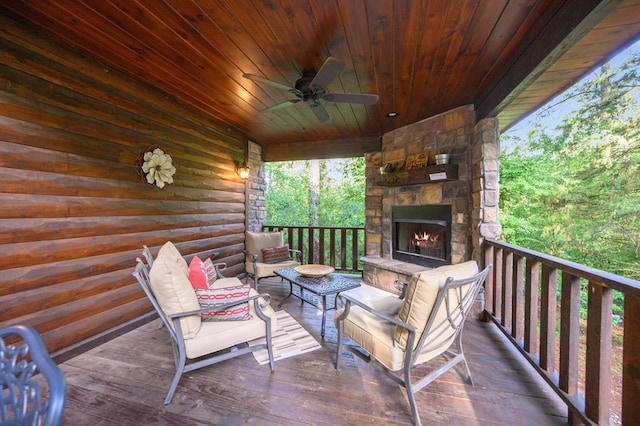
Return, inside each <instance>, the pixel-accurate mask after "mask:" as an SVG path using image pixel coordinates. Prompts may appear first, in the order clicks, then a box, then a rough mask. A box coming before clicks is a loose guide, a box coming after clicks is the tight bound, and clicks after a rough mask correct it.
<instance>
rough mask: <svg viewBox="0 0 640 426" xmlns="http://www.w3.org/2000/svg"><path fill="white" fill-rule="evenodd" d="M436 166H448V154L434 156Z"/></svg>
mask: <svg viewBox="0 0 640 426" xmlns="http://www.w3.org/2000/svg"><path fill="white" fill-rule="evenodd" d="M436 164H437V165H439V166H440V165H442V164H449V154H436Z"/></svg>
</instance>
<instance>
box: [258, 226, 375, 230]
mask: <svg viewBox="0 0 640 426" xmlns="http://www.w3.org/2000/svg"><path fill="white" fill-rule="evenodd" d="M262 226H263V227H264V228H306V229H349V230H363V229H364V226H302V225H262Z"/></svg>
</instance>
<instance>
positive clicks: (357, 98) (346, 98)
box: [323, 93, 378, 105]
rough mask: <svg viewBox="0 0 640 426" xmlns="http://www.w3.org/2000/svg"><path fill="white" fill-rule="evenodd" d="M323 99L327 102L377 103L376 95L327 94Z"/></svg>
mask: <svg viewBox="0 0 640 426" xmlns="http://www.w3.org/2000/svg"><path fill="white" fill-rule="evenodd" d="M323 99H324V100H325V101H329V102H348V103H355V104H366V105H373V104H375V103H376V102H378V95H361V94H358V93H327V94H326V95H324V97H323Z"/></svg>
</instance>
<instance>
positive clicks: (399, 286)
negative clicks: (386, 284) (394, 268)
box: [393, 280, 409, 300]
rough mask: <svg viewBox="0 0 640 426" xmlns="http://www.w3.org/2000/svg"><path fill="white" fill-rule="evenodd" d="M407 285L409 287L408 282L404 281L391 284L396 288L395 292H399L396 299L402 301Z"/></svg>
mask: <svg viewBox="0 0 640 426" xmlns="http://www.w3.org/2000/svg"><path fill="white" fill-rule="evenodd" d="M408 285H409V281H405V280H395V281H394V282H393V286H394V287H395V288H396V290H400V295H399V296H398V298H400V299H403V300H404V297H405V296H406V295H407V286H408Z"/></svg>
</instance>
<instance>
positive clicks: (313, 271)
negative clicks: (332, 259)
mask: <svg viewBox="0 0 640 426" xmlns="http://www.w3.org/2000/svg"><path fill="white" fill-rule="evenodd" d="M293 269H294V270H295V271H296V272H297V273H299V274H300V275H303V276H305V277H309V278H320V277H324V276H325V275H329V274H330V273H332V272H333V271H335V269H334V268H333V267H331V266H327V265H314V264H311V265H300V266H296V267H295V268H293Z"/></svg>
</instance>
